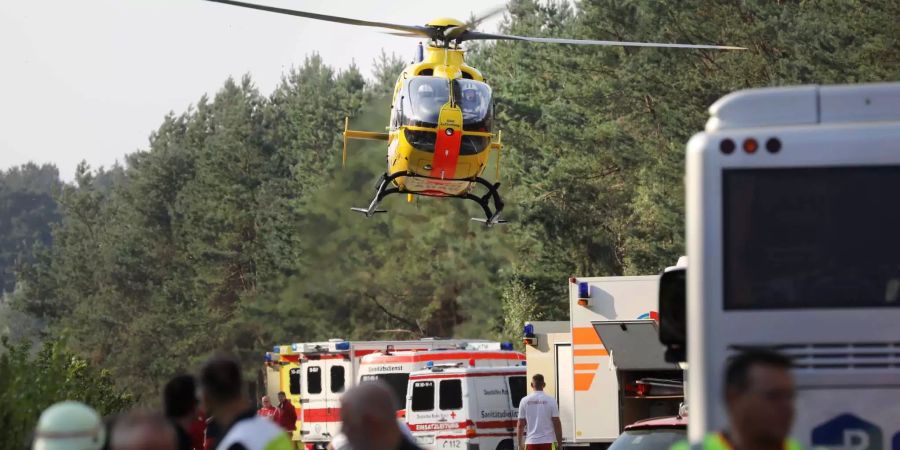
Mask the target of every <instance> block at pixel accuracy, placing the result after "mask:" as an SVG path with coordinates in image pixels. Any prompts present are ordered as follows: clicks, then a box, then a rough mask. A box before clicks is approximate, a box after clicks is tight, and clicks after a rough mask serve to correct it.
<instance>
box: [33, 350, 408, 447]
mask: <svg viewBox="0 0 900 450" xmlns="http://www.w3.org/2000/svg"><path fill="white" fill-rule="evenodd" d="M243 387H244V381H243V377H242V375H241V368H240V365H239V364H238V362H237V361H236V360H234V359H232V358H228V357H215V358H213V359H211V360H210V361H208V362H207V363H206V364H205V365H204V366H203V368H202V370H201V371H200V374H199V376H198V377H196V378H195V377H193V376H191V375H179V376H176V377H175V378H172V379H171V380H170V381H169V382H168V383H167V384H166V386H165V388H164V389H163V398H162V411H132V412H126V413H123V414H121V415H117V416H113V417H108V418H105V419H103V418H101V417H100V415H99V414H97V412H96V411H94V410H93V409H92V408H91V407H90V406H88V405H85V404H83V403H80V402H74V401H64V402H60V403H57V404H54V405H53V406H51V407H49V408H47V409H46V410H45V411H44V412H43V413H42V414H41V417H40V418H39V419H38V424H37V427H36V429H35V432H34V441H33V446H32V448H33V449H34V450H103V449H111V450H214V449H223V450H292V449H294V441H293V440H292V435H293V433H294V431H295V430H296V423H297V413H296V409H295V407H294V405H293V404H292V403H291V401H290V400H289V399H288V398H287V396H286V395H285V393H284V392H279V393H278V403H277V405H273V404H272V402H271V401H270V399H269V398H268V396H264V397H262V399H261V402H260V403H261V405H262V407H261V408H259V409H256V405H255V404H254V403H255V402H254V401H252V400H251V399H249V398H248V397H247V396H246V395H245V393H244V391H243ZM342 404H343V405H344V408H343V409H342V411H343V413H342V420H343V421H344V434H343V435H342V436H341V439H343V442H344V444H343V445H342V448H346V449H349V448H357V449H361V448H373V449H384V450H393V449H415V448H416V447H415V446H414V445H413V444H412V442H411V440H410V439H409V435H408V434H406V433H403V430H401V428H400V425H399V424H398V423H397V421H396V419H395V413H396V410H397V408H398V402H397V400H396V399H395V398H394V395H393V393H392V392H391V391H390V389H389V388H387V387H386V386H383V385H381V384H380V383H368V384H365V385H363V386H359V387H357V388H354V389H351V390H349V391H348V392H347V393H346V394H345V395H344V397H343V399H342Z"/></svg>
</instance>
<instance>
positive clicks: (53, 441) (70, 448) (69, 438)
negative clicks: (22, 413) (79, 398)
mask: <svg viewBox="0 0 900 450" xmlns="http://www.w3.org/2000/svg"><path fill="white" fill-rule="evenodd" d="M105 440H106V430H105V429H104V427H103V422H102V421H101V420H100V415H99V414H97V412H96V411H94V410H93V409H92V408H91V407H90V406H88V405H85V404H84V403H81V402H73V401H65V402H59V403H56V404H54V405H53V406H51V407H49V408H47V409H45V410H44V412H43V413H41V418H40V419H38V424H37V428H36V429H35V431H34V447H33V448H34V450H100V448H102V447H103V443H104V441H105Z"/></svg>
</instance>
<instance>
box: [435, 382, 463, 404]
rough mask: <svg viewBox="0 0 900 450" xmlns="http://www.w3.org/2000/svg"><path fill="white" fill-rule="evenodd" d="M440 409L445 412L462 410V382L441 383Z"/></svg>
mask: <svg viewBox="0 0 900 450" xmlns="http://www.w3.org/2000/svg"><path fill="white" fill-rule="evenodd" d="M440 407H441V409H442V410H444V411H449V410H453V409H460V408H462V380H442V381H441V401H440Z"/></svg>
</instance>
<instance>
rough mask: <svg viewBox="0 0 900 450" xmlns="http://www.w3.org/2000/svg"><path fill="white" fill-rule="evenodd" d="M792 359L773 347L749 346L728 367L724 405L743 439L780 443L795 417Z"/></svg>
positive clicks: (732, 425)
mask: <svg viewBox="0 0 900 450" xmlns="http://www.w3.org/2000/svg"><path fill="white" fill-rule="evenodd" d="M790 368H791V360H790V359H789V358H787V357H786V356H784V355H781V354H780V353H776V352H773V351H771V350H763V349H758V350H748V351H745V352H743V353H741V354H739V355H737V356H736V357H734V358H733V359H731V360H730V361H729V362H728V365H727V367H726V368H725V392H724V397H725V405H726V407H727V409H728V416H729V418H730V421H731V427H732V429H734V430H736V432H738V433H740V434H741V436H742V438H743V439H750V440H754V441H757V442H766V443H769V444H772V445H781V442H782V441H784V439H785V438H787V436H788V434H789V433H790V431H791V425H792V424H793V421H794V393H795V391H794V380H793V377H792V376H791V372H790Z"/></svg>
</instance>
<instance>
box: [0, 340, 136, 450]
mask: <svg viewBox="0 0 900 450" xmlns="http://www.w3.org/2000/svg"><path fill="white" fill-rule="evenodd" d="M0 351H2V355H0V430H2V432H0V450H22V449H24V448H29V446H30V442H29V441H30V439H31V435H32V432H33V430H34V427H35V425H36V424H37V420H38V417H40V415H41V411H43V410H44V409H45V408H47V407H48V406H50V405H52V404H54V403H56V402H59V401H62V400H77V401H81V402H84V403H86V404H88V405H90V406H91V407H93V408H94V409H96V410H97V412H98V413H100V415H101V416H105V415H108V414H113V413H117V412H120V411H122V410H124V409H126V408H128V407H129V406H131V405H132V403H134V399H133V397H132V396H131V394H130V393H128V392H127V391H124V390H121V389H119V388H117V387H116V386H115V383H114V382H113V379H112V376H111V375H110V373H109V371H107V370H104V369H97V368H95V367H93V366H92V365H91V364H90V363H89V362H88V361H87V360H85V359H84V358H81V357H79V356H77V355H75V354H73V353H71V352H70V351H69V350H67V349H66V346H65V343H64V342H62V341H58V340H53V341H48V342H46V343H44V344H43V346H42V348H41V350H40V351H38V352H36V353H32V352H31V351H30V343H15V344H13V343H10V342H9V341H8V339H7V338H5V337H4V338H2V340H0Z"/></svg>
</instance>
